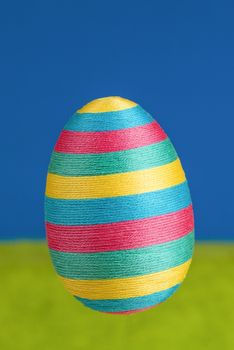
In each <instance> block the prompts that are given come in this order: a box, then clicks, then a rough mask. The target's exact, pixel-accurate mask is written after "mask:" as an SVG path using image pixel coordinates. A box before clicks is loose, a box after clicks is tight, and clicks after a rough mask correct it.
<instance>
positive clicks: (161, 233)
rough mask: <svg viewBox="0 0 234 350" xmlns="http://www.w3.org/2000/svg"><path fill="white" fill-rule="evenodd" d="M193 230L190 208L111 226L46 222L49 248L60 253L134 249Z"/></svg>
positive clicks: (158, 242)
mask: <svg viewBox="0 0 234 350" xmlns="http://www.w3.org/2000/svg"><path fill="white" fill-rule="evenodd" d="M193 228H194V220H193V209H192V206H191V205H190V206H189V207H187V208H185V209H182V210H179V211H177V212H174V213H170V214H165V215H161V216H156V217H151V218H147V219H139V220H134V221H122V222H117V223H111V224H98V225H82V226H62V225H56V224H52V223H48V222H47V223H46V231H47V239H48V245H49V248H50V249H53V250H57V251H62V252H74V253H75V252H77V253H78V252H80V253H85V252H86V253H88V252H89V253H92V252H107V251H114V250H123V249H136V248H141V247H146V246H150V245H154V244H160V243H165V242H169V241H172V240H175V239H178V238H181V237H183V236H185V235H186V234H188V233H189V232H191V231H192V230H193Z"/></svg>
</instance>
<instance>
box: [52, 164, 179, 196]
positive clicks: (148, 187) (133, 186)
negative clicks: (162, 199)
mask: <svg viewBox="0 0 234 350" xmlns="http://www.w3.org/2000/svg"><path fill="white" fill-rule="evenodd" d="M184 181H185V174H184V171H183V169H182V166H181V163H180V160H179V159H177V160H175V161H174V162H172V163H169V164H166V165H163V166H160V167H155V168H151V169H146V170H138V171H133V172H129V173H123V174H112V175H99V176H82V177H72V176H71V177H68V176H60V175H56V174H48V176H47V185H46V195H47V197H51V198H61V199H82V198H107V197H117V196H127V195H133V194H140V193H144V192H151V191H156V190H162V189H165V188H168V187H171V186H175V185H178V184H180V183H182V182H184Z"/></svg>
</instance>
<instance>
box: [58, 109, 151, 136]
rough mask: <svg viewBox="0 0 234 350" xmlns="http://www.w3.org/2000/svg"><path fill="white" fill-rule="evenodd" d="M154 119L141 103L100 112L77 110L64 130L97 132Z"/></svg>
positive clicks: (124, 127) (137, 124)
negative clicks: (126, 107) (117, 109)
mask: <svg viewBox="0 0 234 350" xmlns="http://www.w3.org/2000/svg"><path fill="white" fill-rule="evenodd" d="M153 121H154V119H153V118H152V117H151V115H150V114H149V113H147V112H146V111H145V110H144V109H143V108H141V107H140V106H139V105H137V106H135V107H132V108H128V109H125V110H119V111H114V112H113V111H112V112H99V113H96V114H95V113H87V112H86V113H80V112H77V113H75V114H73V116H72V117H71V118H70V119H69V120H68V122H67V124H66V125H65V127H64V130H71V131H82V132H86V131H87V132H89V131H91V132H96V131H112V130H121V129H128V128H135V127H138V126H141V125H145V124H148V123H152V122H153Z"/></svg>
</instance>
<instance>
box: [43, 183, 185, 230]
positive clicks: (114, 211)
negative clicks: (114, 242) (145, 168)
mask: <svg viewBox="0 0 234 350" xmlns="http://www.w3.org/2000/svg"><path fill="white" fill-rule="evenodd" d="M190 204H191V198H190V193H189V188H188V185H187V182H186V181H185V182H183V183H182V184H180V185H177V186H173V187H170V188H167V189H164V190H159V191H155V192H146V193H143V194H136V195H131V196H120V197H112V198H98V199H74V200H73V199H55V198H49V197H46V198H45V219H46V221H48V222H51V223H54V224H58V225H90V224H104V223H110V222H120V221H127V220H136V219H143V218H148V217H152V216H157V215H163V214H167V213H172V212H175V211H177V210H180V209H183V208H186V207H188V206H189V205H190Z"/></svg>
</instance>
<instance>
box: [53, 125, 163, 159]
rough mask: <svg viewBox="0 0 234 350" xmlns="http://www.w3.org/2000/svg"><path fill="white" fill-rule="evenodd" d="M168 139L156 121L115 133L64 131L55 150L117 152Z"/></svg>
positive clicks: (79, 152)
mask: <svg viewBox="0 0 234 350" xmlns="http://www.w3.org/2000/svg"><path fill="white" fill-rule="evenodd" d="M166 137H167V136H166V134H165V132H164V131H163V130H162V128H161V127H160V126H159V124H158V123H156V121H153V122H152V123H150V124H146V125H143V126H138V127H135V128H129V129H123V130H115V131H102V132H101V131H100V132H79V131H68V130H63V131H62V133H61V134H60V136H59V138H58V141H57V143H56V145H55V149H54V150H55V151H56V152H63V153H75V154H86V153H88V154H90V153H105V152H116V151H124V150H128V149H133V148H137V147H142V146H147V145H151V144H152V143H155V142H161V141H163V140H165V139H166Z"/></svg>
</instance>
